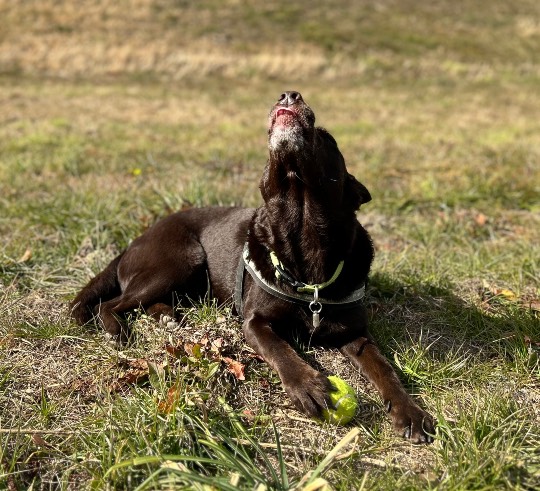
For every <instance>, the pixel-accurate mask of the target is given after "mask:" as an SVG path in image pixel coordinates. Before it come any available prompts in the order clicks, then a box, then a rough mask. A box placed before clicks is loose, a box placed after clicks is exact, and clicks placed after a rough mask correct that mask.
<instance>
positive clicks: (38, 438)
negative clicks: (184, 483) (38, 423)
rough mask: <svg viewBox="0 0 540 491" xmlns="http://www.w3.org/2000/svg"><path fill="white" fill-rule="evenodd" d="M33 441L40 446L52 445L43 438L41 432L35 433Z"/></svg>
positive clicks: (47, 446)
mask: <svg viewBox="0 0 540 491" xmlns="http://www.w3.org/2000/svg"><path fill="white" fill-rule="evenodd" d="M32 441H33V442H34V443H35V444H36V445H39V446H40V447H45V448H49V447H50V445H49V444H48V443H47V442H46V441H45V440H44V439H43V438H42V436H41V435H40V434H39V433H34V434H33V435H32Z"/></svg>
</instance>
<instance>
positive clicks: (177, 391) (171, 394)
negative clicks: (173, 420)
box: [158, 383, 182, 414]
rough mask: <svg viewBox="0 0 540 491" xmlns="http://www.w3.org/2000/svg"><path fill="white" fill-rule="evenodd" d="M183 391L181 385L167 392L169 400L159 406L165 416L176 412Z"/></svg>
mask: <svg viewBox="0 0 540 491" xmlns="http://www.w3.org/2000/svg"><path fill="white" fill-rule="evenodd" d="M181 391H182V387H181V386H180V384H179V383H177V384H174V385H173V386H171V387H169V390H168V391H167V398H166V399H165V400H164V401H161V402H160V403H159V404H158V409H159V411H160V412H161V413H163V414H170V413H172V412H173V411H174V410H175V408H176V406H177V404H178V401H179V400H180V397H181V396H182V392H181Z"/></svg>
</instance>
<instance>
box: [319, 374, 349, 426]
mask: <svg viewBox="0 0 540 491" xmlns="http://www.w3.org/2000/svg"><path fill="white" fill-rule="evenodd" d="M328 380H330V382H332V385H333V386H334V387H335V388H336V390H335V391H332V392H330V400H331V401H332V403H333V404H334V407H335V408H336V409H323V412H322V416H323V419H324V420H325V421H328V422H329V423H332V424H335V425H346V424H347V423H348V422H349V421H350V420H351V419H353V418H354V416H355V414H356V410H357V409H358V401H357V400H356V394H355V392H354V389H353V388H352V387H351V386H350V385H349V384H348V383H347V382H345V380H342V379H340V378H339V377H336V376H335V375H330V377H328Z"/></svg>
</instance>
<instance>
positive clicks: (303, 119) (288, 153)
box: [261, 91, 371, 210]
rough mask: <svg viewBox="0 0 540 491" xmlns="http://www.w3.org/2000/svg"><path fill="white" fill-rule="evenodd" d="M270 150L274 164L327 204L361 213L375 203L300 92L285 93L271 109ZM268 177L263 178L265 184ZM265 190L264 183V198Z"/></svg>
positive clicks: (263, 184) (262, 186)
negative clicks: (349, 171) (350, 170)
mask: <svg viewBox="0 0 540 491" xmlns="http://www.w3.org/2000/svg"><path fill="white" fill-rule="evenodd" d="M268 150H269V152H270V160H269V163H270V165H272V164H273V165H276V166H281V167H283V169H282V170H283V171H284V172H286V173H287V175H290V176H293V177H294V179H298V180H299V181H300V182H302V183H303V184H304V185H306V186H307V187H308V188H310V189H311V191H312V192H315V193H317V194H319V195H320V196H321V199H322V200H324V201H328V202H329V203H332V204H334V205H336V206H338V207H344V208H346V209H354V210H357V209H358V208H359V207H360V205H361V204H362V203H367V202H368V201H370V200H371V196H370V194H369V191H368V190H367V189H366V187H365V186H364V185H363V184H361V183H360V182H358V181H357V180H356V179H355V178H354V176H352V175H351V174H349V173H348V172H347V168H346V166H345V160H344V158H343V155H342V154H341V152H340V151H339V148H338V146H337V143H336V141H335V140H334V138H333V137H332V135H331V134H330V133H328V131H326V130H325V129H324V128H317V127H315V114H314V113H313V111H312V109H311V108H310V107H309V106H308V105H307V104H306V102H305V101H304V99H303V98H302V96H301V94H300V93H299V92H296V91H288V92H284V93H282V94H281V96H280V97H279V99H278V101H277V102H276V103H275V104H274V105H273V106H272V108H271V109H270V114H269V116H268ZM277 175H282V173H278V174H277ZM268 177H269V176H268V175H266V176H263V181H264V180H266V179H268ZM266 184H270V183H266ZM265 187H266V185H265V183H264V182H263V183H261V191H262V192H263V197H265V189H264V188H265ZM265 199H266V197H265Z"/></svg>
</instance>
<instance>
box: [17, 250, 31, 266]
mask: <svg viewBox="0 0 540 491" xmlns="http://www.w3.org/2000/svg"><path fill="white" fill-rule="evenodd" d="M30 259H32V249H30V248H28V249H26V251H24V254H23V255H22V256H21V257H20V258H19V259H18V261H17V262H18V263H26V262H28V261H30Z"/></svg>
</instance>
